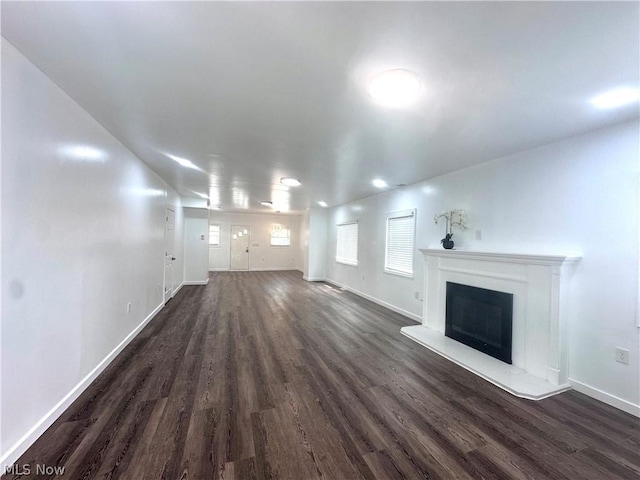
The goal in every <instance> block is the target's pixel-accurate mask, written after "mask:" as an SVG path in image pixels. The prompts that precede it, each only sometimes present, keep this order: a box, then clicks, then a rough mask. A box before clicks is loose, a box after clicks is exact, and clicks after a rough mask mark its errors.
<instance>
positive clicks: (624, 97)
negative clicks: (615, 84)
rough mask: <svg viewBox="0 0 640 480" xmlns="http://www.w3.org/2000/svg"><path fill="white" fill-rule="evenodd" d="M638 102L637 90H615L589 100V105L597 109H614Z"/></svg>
mask: <svg viewBox="0 0 640 480" xmlns="http://www.w3.org/2000/svg"><path fill="white" fill-rule="evenodd" d="M638 100H640V90H639V89H637V88H616V89H615V90H610V91H608V92H605V93H603V94H602V95H598V96H597V97H594V98H592V99H591V105H593V106H594V107H598V108H616V107H622V106H623V105H628V104H630V103H635V102H637V101H638Z"/></svg>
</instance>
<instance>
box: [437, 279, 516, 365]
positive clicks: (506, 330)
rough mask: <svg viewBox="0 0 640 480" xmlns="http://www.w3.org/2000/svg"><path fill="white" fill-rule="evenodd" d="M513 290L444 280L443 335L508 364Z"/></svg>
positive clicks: (509, 361)
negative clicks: (488, 288) (445, 282)
mask: <svg viewBox="0 0 640 480" xmlns="http://www.w3.org/2000/svg"><path fill="white" fill-rule="evenodd" d="M512 326H513V294H511V293H504V292H496V291H495V290H487V289H484V288H477V287H471V286H469V285H461V284H459V283H453V282H447V312H446V317H445V335H446V336H447V337H450V338H453V339H454V340H457V341H458V342H461V343H464V344H465V345H468V346H469V347H471V348H475V349H476V350H479V351H481V352H483V353H486V354H487V355H491V356H492V357H495V358H497V359H498V360H502V361H503V362H506V363H509V364H511V363H512V362H511V332H512Z"/></svg>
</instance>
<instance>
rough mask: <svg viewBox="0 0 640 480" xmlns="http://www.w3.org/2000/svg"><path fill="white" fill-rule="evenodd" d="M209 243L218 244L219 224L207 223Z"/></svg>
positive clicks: (216, 245)
mask: <svg viewBox="0 0 640 480" xmlns="http://www.w3.org/2000/svg"><path fill="white" fill-rule="evenodd" d="M209 245H210V246H212V247H219V246H220V225H209Z"/></svg>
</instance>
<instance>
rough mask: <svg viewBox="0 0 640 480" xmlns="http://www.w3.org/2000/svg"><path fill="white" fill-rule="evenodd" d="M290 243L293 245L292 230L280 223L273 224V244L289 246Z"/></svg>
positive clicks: (275, 245)
mask: <svg viewBox="0 0 640 480" xmlns="http://www.w3.org/2000/svg"><path fill="white" fill-rule="evenodd" d="M290 245H291V230H290V229H288V228H287V227H285V226H284V225H280V224H279V223H274V224H273V225H272V226H271V246H274V247H288V246H290Z"/></svg>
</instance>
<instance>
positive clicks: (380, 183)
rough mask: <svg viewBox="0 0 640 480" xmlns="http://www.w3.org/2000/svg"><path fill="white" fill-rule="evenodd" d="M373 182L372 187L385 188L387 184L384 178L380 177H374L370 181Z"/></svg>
mask: <svg viewBox="0 0 640 480" xmlns="http://www.w3.org/2000/svg"><path fill="white" fill-rule="evenodd" d="M371 183H372V184H373V186H374V187H376V188H385V187H386V186H387V182H385V181H384V180H382V179H380V178H376V179H375V180H374V181H372V182H371Z"/></svg>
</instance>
